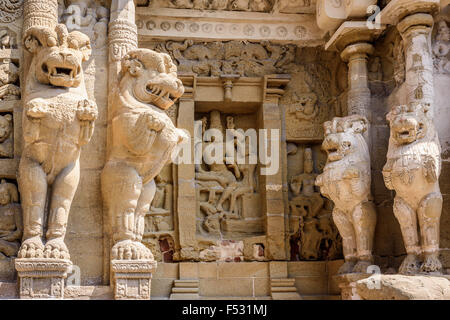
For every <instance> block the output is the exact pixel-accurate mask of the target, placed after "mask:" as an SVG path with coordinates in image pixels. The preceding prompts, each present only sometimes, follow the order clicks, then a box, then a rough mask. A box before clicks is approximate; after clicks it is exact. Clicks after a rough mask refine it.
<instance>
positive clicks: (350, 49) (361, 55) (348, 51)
mask: <svg viewBox="0 0 450 320" xmlns="http://www.w3.org/2000/svg"><path fill="white" fill-rule="evenodd" d="M374 50H375V49H374V47H373V45H372V44H370V43H368V42H358V43H353V44H350V45H348V46H347V47H345V49H344V50H342V52H341V59H342V60H343V61H345V62H349V61H350V60H353V59H367V56H368V55H371V54H373V52H374Z"/></svg>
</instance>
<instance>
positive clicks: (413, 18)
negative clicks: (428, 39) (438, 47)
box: [397, 13, 434, 38]
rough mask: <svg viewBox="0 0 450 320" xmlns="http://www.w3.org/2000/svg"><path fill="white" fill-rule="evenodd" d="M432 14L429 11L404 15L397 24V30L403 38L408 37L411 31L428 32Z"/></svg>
mask: <svg viewBox="0 0 450 320" xmlns="http://www.w3.org/2000/svg"><path fill="white" fill-rule="evenodd" d="M433 23H434V20H433V16H432V15H431V14H429V13H415V14H412V15H409V16H406V17H405V18H403V19H402V20H400V21H399V23H398V24H397V30H398V31H399V32H400V34H401V35H402V37H403V38H405V37H408V35H409V34H410V33H411V32H421V33H425V34H428V33H430V32H431V28H432V27H433Z"/></svg>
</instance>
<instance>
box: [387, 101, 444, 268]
mask: <svg viewBox="0 0 450 320" xmlns="http://www.w3.org/2000/svg"><path fill="white" fill-rule="evenodd" d="M386 118H387V120H388V121H389V124H390V129H391V134H390V138H389V149H388V154H387V162H386V164H385V166H384V168H383V177H384V181H385V184H386V187H387V188H388V189H390V190H395V192H396V196H395V200H394V214H395V217H396V218H397V220H398V222H399V224H400V228H401V231H402V235H403V242H404V243H405V247H406V252H407V256H406V258H405V259H404V260H403V262H402V264H401V266H400V269H399V272H400V273H403V274H415V273H417V272H419V271H421V272H440V270H441V268H442V264H441V262H440V261H439V219H440V216H441V210H442V194H441V191H440V189H439V181H438V179H439V175H440V173H441V156H440V154H441V146H440V144H439V139H438V135H437V132H436V129H435V128H434V125H433V120H432V117H431V115H430V112H429V107H428V106H426V105H418V106H413V105H410V106H404V105H403V106H396V107H394V108H392V110H391V112H389V113H388V115H387V117H386ZM417 221H418V222H419V228H420V239H419V234H418V232H417ZM422 254H423V261H422V263H421V259H420V256H421V255H422Z"/></svg>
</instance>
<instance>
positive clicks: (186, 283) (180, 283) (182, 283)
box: [174, 280, 199, 288]
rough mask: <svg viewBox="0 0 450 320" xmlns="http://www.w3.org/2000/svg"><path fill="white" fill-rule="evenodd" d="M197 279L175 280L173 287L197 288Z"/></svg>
mask: <svg viewBox="0 0 450 320" xmlns="http://www.w3.org/2000/svg"><path fill="white" fill-rule="evenodd" d="M198 285H199V281H198V280H175V281H174V286H175V287H183V288H198Z"/></svg>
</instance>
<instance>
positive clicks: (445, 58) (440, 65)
mask: <svg viewBox="0 0 450 320" xmlns="http://www.w3.org/2000/svg"><path fill="white" fill-rule="evenodd" d="M436 28H437V32H436V39H435V42H434V44H433V53H434V61H433V62H434V67H435V70H436V71H437V72H438V73H450V28H449V27H448V25H447V22H446V21H445V20H441V21H439V22H438V23H437V24H436Z"/></svg>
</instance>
